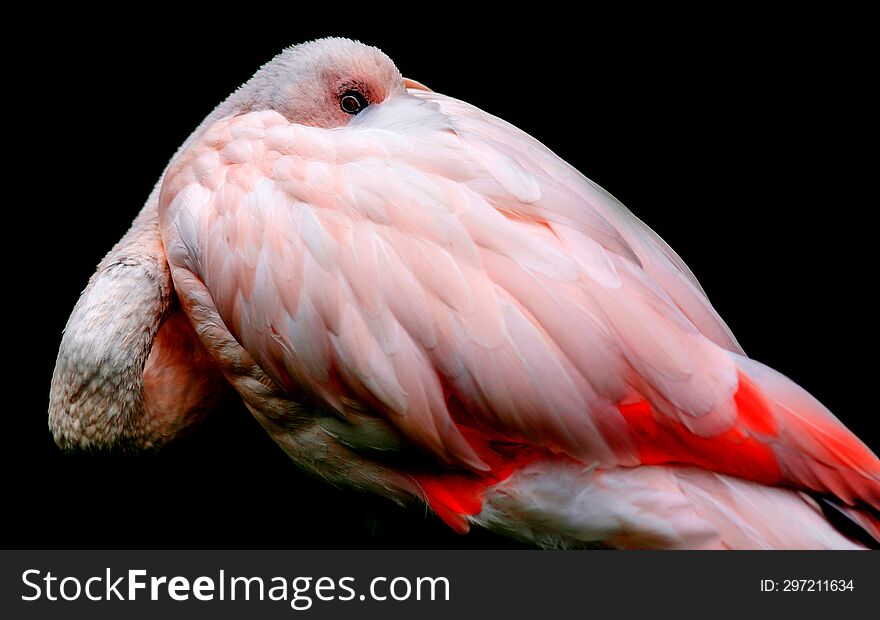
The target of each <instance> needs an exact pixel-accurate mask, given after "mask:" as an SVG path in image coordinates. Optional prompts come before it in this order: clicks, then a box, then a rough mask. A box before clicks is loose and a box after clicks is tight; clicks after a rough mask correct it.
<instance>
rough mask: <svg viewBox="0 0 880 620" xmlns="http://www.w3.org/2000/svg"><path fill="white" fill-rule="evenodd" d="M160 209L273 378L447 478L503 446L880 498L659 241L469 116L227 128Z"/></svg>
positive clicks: (861, 459)
mask: <svg viewBox="0 0 880 620" xmlns="http://www.w3.org/2000/svg"><path fill="white" fill-rule="evenodd" d="M161 217H162V226H163V239H164V242H165V245H166V250H167V253H168V258H169V262H170V264H171V265H172V270H173V273H178V272H179V271H180V270H185V271H187V272H190V273H191V274H192V275H194V276H195V277H196V278H197V279H199V280H200V281H201V282H203V283H204V284H205V286H206V287H207V290H208V291H209V292H210V294H211V296H212V301H213V303H214V304H215V305H216V308H217V310H218V312H219V315H220V316H221V317H222V319H223V321H224V323H225V325H226V327H227V328H228V329H229V330H230V332H231V333H232V334H233V335H234V337H235V338H236V339H237V340H238V342H240V343H241V344H242V345H243V346H244V347H245V348H246V349H247V350H248V352H249V353H250V354H251V355H252V356H253V357H254V359H255V360H256V361H257V362H258V363H259V364H260V366H261V367H262V368H263V369H264V370H265V371H266V373H267V374H269V376H271V378H272V379H273V380H274V381H276V382H277V383H278V384H279V385H280V386H283V387H284V388H285V389H286V390H288V391H289V392H290V393H292V394H295V395H296V398H297V399H299V400H303V401H309V402H312V403H314V404H316V405H320V406H325V407H329V408H332V409H333V410H334V411H335V412H337V413H338V415H340V416H343V417H345V416H351V415H354V414H355V412H357V413H358V414H360V413H362V412H363V411H368V412H370V415H374V416H376V417H379V418H381V419H384V420H385V421H386V422H387V423H388V424H390V425H392V426H393V427H395V428H396V429H398V430H399V431H400V433H401V434H402V435H403V437H405V438H406V439H407V440H408V441H409V442H410V443H412V444H414V445H416V446H418V447H420V448H421V449H422V450H424V451H425V452H426V453H428V454H431V455H433V456H434V457H435V458H437V459H439V460H441V461H443V462H445V463H447V464H449V465H454V466H457V467H461V468H464V469H469V470H471V471H475V472H479V471H486V470H490V469H494V468H495V464H493V462H492V458H493V455H492V454H488V453H487V451H486V450H485V449H484V446H481V445H478V442H476V441H475V439H474V438H475V437H477V436H480V437H486V436H488V437H490V438H491V439H492V440H493V441H495V442H514V443H524V444H529V445H532V446H540V447H541V448H543V449H546V450H549V451H551V452H554V453H558V454H564V455H567V456H569V457H571V458H574V459H576V460H578V461H582V462H585V463H597V462H598V463H600V464H602V465H636V464H639V463H659V462H686V463H694V464H697V465H701V466H704V467H707V468H710V469H713V470H716V471H720V472H724V473H729V474H734V475H739V476H743V477H747V478H751V479H755V480H760V481H763V482H769V483H777V482H781V481H786V480H788V481H793V482H795V483H797V484H801V485H804V486H808V487H810V488H818V489H821V490H828V489H831V490H833V491H835V492H836V493H838V494H839V495H841V496H842V497H844V498H846V499H848V500H854V499H856V498H858V497H865V496H869V497H870V498H871V500H872V501H877V500H878V496H880V491H878V488H880V485H878V484H877V480H878V472H880V467H878V463H877V459H876V457H874V456H873V454H871V452H870V451H869V450H867V448H865V447H864V446H863V445H862V444H861V443H860V442H858V440H857V439H855V438H854V437H852V436H851V435H850V434H849V433H848V432H847V431H846V429H845V428H843V427H842V425H840V424H839V423H838V422H837V421H836V419H834V417H833V416H831V414H830V413H828V412H827V411H826V410H824V408H822V406H821V405H820V404H819V403H817V402H815V401H814V400H812V399H810V398H809V396H808V395H804V397H803V398H801V397H799V398H800V400H799V401H798V402H799V405H798V407H799V408H798V410H797V411H795V412H792V411H790V407H788V406H787V404H786V403H787V401H785V402H783V401H777V400H775V397H774V396H773V394H779V393H781V391H780V390H779V389H775V388H774V390H775V391H774V390H770V391H771V392H772V393H773V394H770V393H768V392H766V391H765V390H764V389H763V387H762V386H763V385H764V383H767V382H768V381H769V382H770V383H773V380H771V379H768V378H767V375H766V373H765V372H764V371H765V370H767V369H764V368H763V367H760V365H757V364H756V363H754V362H751V361H750V360H748V359H747V358H745V357H744V356H741V355H740V354H739V353H740V350H739V348H738V346H737V345H736V342H735V340H734V339H733V337H732V336H731V334H730V332H729V330H728V329H727V327H726V326H725V325H724V323H723V322H722V321H721V319H720V318H719V317H718V316H717V314H716V313H715V312H714V310H713V309H712V307H711V305H710V304H709V302H708V300H707V299H706V297H705V295H704V294H703V292H702V290H701V289H700V287H699V285H698V284H697V283H696V280H695V279H694V278H693V276H692V275H691V274H690V272H689V271H688V270H687V268H686V267H685V266H684V265H683V263H682V262H681V260H680V259H678V257H677V256H676V255H675V254H674V253H673V252H672V251H671V250H670V249H669V248H668V247H667V246H666V245H665V244H664V243H663V242H662V240H660V239H659V238H658V237H657V236H656V235H654V234H653V233H652V232H651V231H650V230H649V229H648V228H647V227H645V226H644V225H643V224H642V223H641V222H639V221H638V220H637V219H636V218H635V217H634V216H632V215H631V214H630V213H629V212H628V211H627V210H626V209H625V208H624V207H623V206H622V205H620V204H619V203H618V202H617V201H615V200H614V199H613V198H612V197H611V196H610V195H608V194H607V193H606V192H604V191H602V190H601V189H600V188H599V187H597V186H596V185H595V184H593V183H591V182H590V181H589V180H587V179H586V178H584V177H583V176H582V175H580V174H579V173H578V172H577V171H575V170H574V169H572V168H571V167H570V166H568V165H567V164H565V163H564V162H562V161H561V160H560V159H559V158H558V157H556V156H555V155H553V153H551V152H550V151H549V150H547V149H546V148H545V147H543V146H542V145H540V144H539V143H538V142H536V141H534V140H533V139H531V138H529V137H528V136H526V135H525V134H523V133H522V132H520V131H519V130H517V129H516V128H514V127H512V126H510V125H508V124H506V123H504V122H503V121H500V120H499V119H496V118H494V117H491V116H489V115H487V114H486V113H484V112H481V111H479V110H477V109H475V108H473V107H470V106H467V105H466V104H463V103H461V102H457V101H455V100H452V99H449V98H447V97H444V96H442V95H436V94H434V93H424V92H420V93H411V94H410V95H407V96H402V97H396V98H394V99H392V100H390V101H387V102H385V103H383V104H381V105H378V106H373V107H371V108H369V109H368V110H367V111H365V112H363V113H362V114H360V115H359V116H358V117H356V118H355V119H354V120H353V121H352V123H351V124H350V125H349V126H348V127H345V128H342V129H334V130H329V131H328V130H322V129H316V128H309V127H304V126H300V125H292V124H290V123H288V122H287V121H286V120H285V119H284V118H283V117H282V116H280V115H279V114H277V113H274V112H255V113H250V114H246V115H243V116H238V117H234V118H230V119H227V120H223V121H220V122H218V123H217V124H215V125H214V126H213V127H212V128H211V129H210V130H208V131H207V132H206V133H205V134H204V135H203V136H202V138H201V139H200V140H199V141H197V143H195V144H194V145H192V146H191V147H190V148H189V149H188V150H187V151H186V152H184V153H183V154H182V155H181V157H179V158H178V160H177V161H176V162H175V163H174V164H173V165H172V166H171V168H170V169H169V172H168V174H167V176H166V181H165V186H164V188H163V191H162V198H161ZM179 280H180V278H178V277H177V276H175V283H176V284H178V285H179ZM786 381H787V380H786ZM789 384H790V382H789ZM774 385H775V384H774ZM786 385H788V384H786ZM792 385H793V384H792ZM777 387H778V386H777ZM768 389H769V388H768ZM785 389H788V387H786V388H785ZM782 391H785V390H782ZM835 442H837V443H836V444H835ZM829 446H832V447H829Z"/></svg>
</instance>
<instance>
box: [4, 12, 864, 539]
mask: <svg viewBox="0 0 880 620" xmlns="http://www.w3.org/2000/svg"><path fill="white" fill-rule="evenodd" d="M422 8H423V9H424V10H425V14H424V15H421V14H416V13H407V12H403V13H400V12H397V11H395V9H394V8H393V7H391V6H390V5H389V6H384V5H383V6H374V7H372V8H370V9H369V10H367V11H365V14H366V13H370V14H372V16H373V17H374V19H372V20H368V19H367V18H366V17H365V16H364V15H362V14H358V15H354V14H352V13H351V9H352V7H349V6H346V5H334V6H330V7H329V9H330V11H329V12H328V14H327V15H306V14H304V13H303V12H302V11H301V10H298V9H297V8H296V7H295V6H293V7H292V8H291V9H290V10H289V11H288V12H286V13H285V12H284V11H282V10H281V9H279V8H278V7H274V6H272V5H266V4H254V5H253V7H249V6H241V7H238V8H237V9H236V10H234V11H229V12H228V13H224V12H223V11H222V10H220V9H218V8H212V7H208V6H207V5H206V6H205V7H204V8H203V9H202V10H203V12H204V13H210V14H211V15H212V16H213V19H211V20H209V19H208V18H207V17H206V16H205V15H202V16H198V17H196V18H194V19H186V20H184V19H183V17H182V16H181V15H179V14H178V12H179V9H178V10H176V11H174V10H159V9H156V10H154V11H153V12H152V14H150V15H148V14H146V13H145V14H137V13H126V14H125V15H124V16H123V15H122V14H114V13H112V12H111V13H104V14H102V15H101V16H98V15H90V14H87V13H83V12H71V13H67V14H58V13H53V14H52V16H51V17H52V24H54V26H51V27H50V26H49V25H47V23H46V22H45V20H42V19H40V20H37V19H34V20H32V21H29V22H27V23H22V24H18V25H14V24H13V25H10V27H13V28H14V27H20V28H22V29H24V30H25V34H26V35H27V37H26V38H27V39H29V40H30V41H31V43H32V44H33V46H34V49H33V50H23V51H21V57H20V58H19V57H18V56H16V55H13V56H12V57H10V58H7V62H10V63H11V64H12V65H15V69H14V70H13V71H14V72H13V73H11V74H10V76H9V77H8V81H9V82H10V83H11V84H10V86H12V87H13V88H12V89H11V90H10V92H12V93H15V94H14V96H13V95H9V96H8V97H7V105H9V104H10V103H11V104H12V108H13V111H12V113H11V114H7V116H6V124H7V126H12V127H13V129H12V130H13V131H17V132H23V133H24V135H23V137H24V140H23V141H22V142H21V143H20V144H21V145H22V148H21V149H18V150H17V151H16V156H17V161H20V162H21V164H22V165H21V166H15V167H14V168H13V169H12V170H11V171H10V170H9V169H8V168H7V171H8V172H7V178H6V184H7V187H9V188H14V190H15V191H12V189H10V192H11V193H10V194H9V195H10V196H16V198H15V199H14V200H12V201H10V202H9V203H7V212H8V213H9V214H10V217H12V218H15V219H14V221H13V220H9V221H11V222H12V224H13V225H12V226H10V228H8V229H7V236H9V235H14V236H15V237H16V238H15V239H11V238H9V237H8V238H7V243H8V244H9V245H8V247H9V248H10V249H8V252H10V254H9V255H8V257H7V259H8V261H7V264H8V265H9V266H10V268H9V271H10V272H11V275H13V276H18V277H20V278H21V282H13V283H12V284H10V288H11V291H10V292H11V294H10V296H9V297H8V298H7V300H6V304H5V306H6V312H7V313H8V316H9V318H8V319H7V325H10V326H11V329H10V330H9V334H8V335H7V343H6V344H7V348H8V351H9V352H10V355H9V357H8V359H7V364H8V365H9V366H8V368H7V369H6V373H5V374H6V377H7V383H6V387H7V390H8V391H9V393H10V394H11V395H14V398H11V399H10V400H9V402H8V404H7V407H6V411H5V416H6V418H7V420H9V421H10V424H8V425H7V426H6V427H5V428H6V429H7V430H8V432H9V435H8V436H6V437H5V441H4V451H3V452H4V457H5V460H6V463H5V464H4V469H5V473H4V479H5V481H6V482H7V490H6V491H5V498H6V500H7V501H4V502H3V508H2V510H3V511H4V512H5V513H6V514H5V515H4V522H5V523H6V525H5V526H4V527H3V528H2V531H3V536H4V539H3V540H2V541H0V543H2V546H13V547H71V548H72V547H79V548H83V547H104V548H114V547H116V548H119V547H139V548H149V547H164V548H169V547H217V548H232V547H244V548H247V547H251V548H252V547H284V548H297V547H317V548H327V547H329V548H332V547H336V548H344V547H399V548H407V547H413V548H449V547H495V546H514V545H513V544H512V543H509V542H508V541H506V540H504V539H500V538H496V537H494V536H491V535H489V534H486V533H479V532H477V533H472V534H470V535H468V536H458V535H456V534H453V533H452V532H450V531H449V530H448V529H447V528H446V527H445V526H444V525H443V524H442V523H440V522H439V521H438V520H437V519H435V518H434V517H432V516H430V515H426V514H424V513H422V512H419V511H411V512H406V511H403V510H400V509H397V508H395V507H392V506H388V505H386V504H385V503H384V502H383V501H380V500H375V499H370V498H366V497H361V496H358V495H355V494H351V493H348V492H343V491H337V490H334V489H331V488H328V487H326V486H324V485H323V484H321V483H319V482H316V481H312V480H310V479H309V478H307V477H306V476H305V475H303V474H301V473H300V472H299V470H298V469H297V468H296V467H295V466H294V465H293V464H292V463H291V462H290V461H288V459H287V457H285V456H284V454H283V453H282V452H281V451H280V450H279V449H278V448H277V447H276V446H275V445H274V444H273V443H272V442H271V441H270V440H269V438H268V437H267V436H266V435H265V433H263V431H262V430H261V429H260V428H259V427H258V425H257V424H256V422H254V421H253V420H252V419H251V418H250V417H249V415H248V414H247V412H246V411H245V410H244V409H243V408H242V409H238V408H232V409H229V410H224V411H221V412H218V414H217V415H216V416H215V417H214V418H213V419H212V420H210V422H209V423H208V424H206V426H205V427H204V428H202V429H200V430H198V431H197V432H195V433H194V434H192V435H191V436H189V437H187V438H184V439H181V440H179V441H177V442H176V443H175V444H173V445H172V446H170V447H169V448H167V449H166V450H164V451H163V452H161V453H160V454H157V455H155V456H152V457H147V458H141V459H129V458H122V457H112V456H109V457H108V456H100V457H96V456H68V455H63V454H62V453H60V452H59V451H58V450H57V449H56V448H55V446H54V444H53V442H52V439H51V436H50V434H49V433H48V431H47V430H46V409H47V402H48V388H49V381H50V377H51V372H52V368H53V365H54V358H55V353H56V351H57V347H58V343H59V340H60V334H61V330H62V328H63V327H64V323H65V321H66V319H67V316H68V314H69V312H70V310H71V309H72V307H73V305H74V303H75V301H76V298H77V296H78V294H79V292H80V291H81V290H82V288H83V286H84V285H85V282H86V280H87V279H88V277H89V275H90V274H91V273H92V271H93V269H94V267H95V265H96V264H97V262H98V261H99V260H100V259H101V257H102V256H103V254H104V253H105V252H106V251H107V250H108V249H109V248H110V247H111V246H112V245H113V243H114V242H115V241H116V240H117V239H118V238H119V237H120V236H121V235H122V234H123V232H124V231H125V230H126V228H127V226H128V224H129V223H130V222H131V220H132V218H133V217H134V215H135V214H136V213H137V211H138V210H139V208H140V206H141V204H142V203H143V201H144V199H145V198H146V196H147V194H148V193H149V191H150V189H151V188H152V186H153V184H154V182H155V181H156V179H157V177H158V175H159V174H160V173H161V171H162V169H163V167H164V165H165V163H166V161H167V160H168V158H169V157H170V156H171V155H172V154H173V152H174V151H175V149H176V148H177V146H178V145H179V144H180V143H181V142H182V141H183V140H184V139H185V138H186V137H187V136H188V135H189V133H190V131H191V130H192V129H193V128H195V126H196V125H197V124H198V123H199V122H200V120H201V119H202V118H203V117H204V116H205V115H207V114H208V113H209V112H210V111H211V109H212V108H213V107H214V106H215V105H216V104H217V103H218V102H219V101H220V100H222V99H223V98H224V97H225V96H226V95H227V94H228V93H229V92H231V91H232V90H233V89H234V88H235V87H236V86H237V85H239V84H240V83H242V82H244V81H245V80H246V79H247V78H248V77H249V76H250V75H251V74H252V73H253V71H255V70H256V69H257V68H258V67H259V65H260V64H262V63H264V62H266V61H268V60H269V59H270V58H271V57H272V56H273V55H274V54H275V53H277V52H278V51H280V50H281V49H282V48H283V47H285V46H287V45H290V44H293V43H297V42H302V41H304V40H308V39H312V38H315V37H319V36H325V35H343V36H350V37H353V38H358V39H360V40H362V41H364V42H366V43H370V44H372V45H376V46H378V47H380V48H382V49H383V50H384V51H385V52H386V53H388V54H389V56H391V58H392V59H394V60H395V62H396V63H397V64H398V67H399V68H400V69H401V71H402V73H403V74H404V75H406V76H408V77H412V78H414V79H417V80H419V81H422V82H424V83H425V84H427V85H428V86H430V87H431V88H432V89H434V90H436V91H439V92H443V93H445V94H448V95H452V96H455V97H458V98H460V99H464V100H466V101H468V102H470V103H473V104H475V105H477V106H479V107H481V108H483V109H485V110H487V111H489V112H492V113H494V114H497V115H499V116H501V117H503V118H505V119H506V120H508V121H510V122H512V123H514V124H515V125H518V126H519V127H521V128H522V129H524V130H525V131H527V132H529V133H530V134H532V135H534V136H535V137H537V138H538V139H539V140H541V141H542V142H544V143H545V144H547V145H548V146H549V147H550V148H552V149H553V150H555V151H556V152H557V153H558V154H559V155H560V156H561V157H563V158H564V159H566V160H568V161H569V162H571V163H572V164H574V165H575V166H576V167H577V168H579V169H580V170H581V171H583V172H584V173H585V174H587V176H589V177H590V178H592V179H593V180H595V181H596V182H598V183H599V184H600V185H602V186H603V187H605V188H606V189H608V190H609V191H610V192H611V193H612V194H614V195H615V196H617V197H618V198H619V199H620V200H621V201H622V202H623V203H624V204H626V205H627V206H628V207H629V208H630V209H631V210H632V211H633V212H635V213H636V214H637V215H638V216H639V217H641V218H642V219H643V220H644V221H645V222H647V223H648V224H649V225H650V226H651V227H652V228H653V229H654V230H656V231H657V232H658V233H659V234H660V235H661V236H663V237H664V238H665V239H666V240H667V241H668V242H669V243H670V245H671V246H672V247H673V248H675V249H676V250H677V251H678V252H679V254H680V255H681V256H682V257H683V258H684V260H685V261H686V262H687V263H688V264H689V266H690V267H691V268H692V269H693V271H694V273H695V274H696V275H697V277H698V278H699V279H700V281H701V283H702V284H703V286H704V287H705V289H706V291H707V293H708V295H709V297H710V299H712V301H713V303H714V304H715V306H716V308H717V309H718V310H719V312H720V314H721V315H722V316H723V317H724V318H725V319H726V320H727V321H728V323H729V325H730V326H731V328H732V329H733V330H734V333H736V335H737V337H738V338H739V340H740V342H741V344H742V345H743V347H744V348H745V350H746V352H747V353H748V354H749V355H751V356H752V357H754V358H756V359H758V360H761V361H763V362H765V363H767V364H769V365H771V366H773V367H775V368H776V369H778V370H780V371H781V372H783V373H785V374H787V375H788V376H790V377H792V378H793V379H794V380H796V381H797V382H798V383H800V384H801V385H803V386H804V387H806V388H807V389H808V390H809V391H810V392H812V393H813V394H814V395H815V396H816V397H817V398H819V399H820V400H821V401H822V402H824V403H825V404H826V405H827V406H828V407H829V408H830V409H831V410H832V411H834V412H835V413H836V414H837V415H838V416H839V417H840V418H841V419H842V420H844V422H845V423H846V424H847V425H848V426H849V427H850V428H851V429H853V430H854V431H855V432H856V433H857V434H858V435H860V436H861V437H862V438H863V439H864V440H865V442H866V443H868V445H869V446H871V447H873V448H874V449H875V451H876V450H877V448H878V446H880V427H878V423H877V421H876V420H877V407H876V398H875V396H874V394H873V389H874V386H875V384H876V380H875V372H876V367H877V364H876V361H875V359H874V357H875V356H874V350H875V345H876V337H875V333H874V330H873V325H874V320H875V316H876V310H875V304H874V301H873V290H872V289H873V287H874V285H875V283H876V280H877V278H876V273H875V267H874V258H875V257H874V254H875V248H876V240H875V236H876V233H875V229H874V228H873V225H872V224H871V223H870V222H869V221H868V218H869V217H870V215H872V211H873V210H874V209H875V208H876V206H877V201H876V196H875V194H874V192H873V189H874V188H873V187H872V186H871V185H872V181H873V177H874V175H875V174H876V173H875V166H876V162H873V163H872V165H871V168H870V175H871V176H870V177H869V176H868V175H869V167H868V159H867V157H868V155H867V153H866V150H867V149H866V147H867V146H868V145H870V146H871V147H872V149H873V150H876V135H874V136H873V137H870V136H869V133H868V130H869V121H871V123H873V121H874V119H873V115H874V112H875V111H876V101H872V100H870V99H869V83H870V82H871V81H873V80H874V79H875V78H876V75H875V72H874V71H871V72H870V73H869V71H868V61H867V49H866V48H867V44H866V42H865V41H864V40H863V39H861V38H860V37H861V34H860V33H859V32H857V31H856V28H855V27H856V25H857V23H858V18H857V17H853V18H852V20H850V19H848V18H845V17H842V16H836V17H835V18H834V19H831V17H830V16H828V15H823V14H813V15H804V14H787V15H777V16H770V15H768V14H753V15H732V14H722V15H708V14H704V13H690V12H689V13H682V14H670V13H662V14H661V13H656V14H654V13H652V14H644V13H639V12H637V11H635V10H633V12H632V13H631V14H627V15H625V16H619V15H618V16H608V15H604V14H601V15H600V14H599V13H598V12H595V11H593V10H588V11H586V12H581V13H579V14H577V15H575V14H571V13H565V12H556V11H555V10H553V9H551V8H543V12H541V13H540V14H537V13H536V10H535V9H534V8H530V9H528V11H526V10H519V11H515V10H514V9H513V5H510V6H509V7H507V8H506V9H505V11H504V12H503V13H500V14H496V15H495V16H494V17H490V18H487V19H485V20H477V19H476V18H475V17H474V16H473V15H472V14H471V9H469V8H465V7H459V8H456V7H454V6H444V7H443V8H442V9H441V8H439V7H434V8H432V7H422ZM472 8H473V7H472ZM429 9H430V10H429ZM582 11H583V10H582ZM377 15H378V16H379V17H378V18H376V16H377ZM394 24H397V25H394ZM10 99H11V101H10ZM869 110H870V112H871V113H870V114H869ZM871 157H872V159H875V158H876V157H875V155H873V154H872V155H871ZM10 172H12V173H13V174H10ZM16 231H18V232H16ZM14 244H18V247H19V248H20V249H18V250H13V249H11V248H14V247H16V245H14ZM22 248H23V249H22Z"/></svg>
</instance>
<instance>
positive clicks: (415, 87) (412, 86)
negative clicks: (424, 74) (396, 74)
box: [403, 78, 434, 93]
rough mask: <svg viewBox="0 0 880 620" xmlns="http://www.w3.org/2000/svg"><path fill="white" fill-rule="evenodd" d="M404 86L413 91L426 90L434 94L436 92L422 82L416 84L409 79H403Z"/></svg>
mask: <svg viewBox="0 0 880 620" xmlns="http://www.w3.org/2000/svg"><path fill="white" fill-rule="evenodd" d="M403 85H404V86H406V87H407V88H408V89H412V90H424V91H426V92H429V93H433V92H434V91H433V90H431V89H430V88H428V87H427V86H425V85H424V84H422V83H421V82H416V81H415V80H411V79H409V78H403Z"/></svg>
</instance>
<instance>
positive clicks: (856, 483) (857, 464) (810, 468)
mask: <svg viewBox="0 0 880 620" xmlns="http://www.w3.org/2000/svg"><path fill="white" fill-rule="evenodd" d="M731 355H733V356H734V358H735V360H736V363H737V365H738V366H739V368H740V371H741V372H742V373H745V375H747V376H748V378H749V380H751V382H753V383H754V385H755V386H756V388H757V389H758V390H759V391H760V396H761V397H762V398H763V400H764V404H765V405H766V406H767V407H768V408H769V410H770V413H771V415H772V416H773V418H774V422H775V427H776V428H775V429H774V430H775V433H774V434H773V435H768V436H767V437H766V440H767V441H768V442H769V443H770V445H772V447H773V450H774V453H775V455H776V457H777V459H778V460H779V463H780V465H781V467H782V472H783V477H784V478H785V480H786V481H787V482H789V483H790V484H793V485H795V486H798V487H801V488H806V489H810V490H812V491H817V492H819V493H831V494H833V495H835V496H836V497H838V498H840V499H841V500H843V501H844V502H845V503H847V504H849V505H852V506H855V505H858V504H866V505H868V506H872V507H873V508H875V509H880V460H878V458H877V456H876V455H875V454H874V453H873V452H872V451H871V450H870V449H869V448H868V447H867V446H866V445H865V444H864V443H862V442H861V441H860V440H859V439H858V438H857V437H856V436H855V435H853V433H852V432H850V431H849V430H848V429H847V428H846V427H845V426H844V425H843V424H842V423H841V422H840V421H839V420H838V419H837V418H836V417H834V415H833V414H832V413H831V412H830V411H828V409H826V408H825V407H824V406H823V405H822V404H821V403H820V402H819V401H817V400H816V399H815V398H813V397H812V396H811V395H810V394H809V393H807V392H806V391H805V390H804V389H802V388H801V387H799V386H798V385H797V384H796V383H794V382H793V381H791V380H790V379H788V378H786V377H785V376H783V375H781V374H780V373H778V372H776V371H774V370H773V369H771V368H768V367H767V366H764V365H763V364H761V363H759V362H756V361H754V360H751V359H748V358H746V357H743V356H740V355H736V354H731ZM738 405H739V406H740V407H741V408H742V404H740V403H738ZM741 413H742V412H741Z"/></svg>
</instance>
